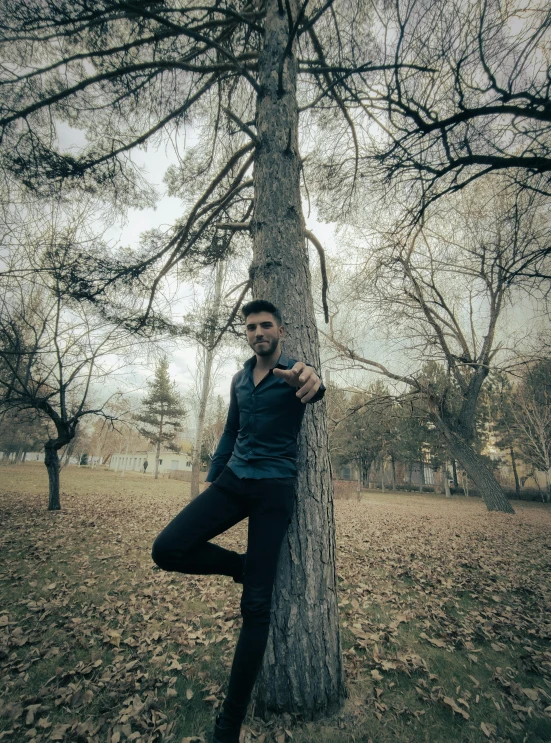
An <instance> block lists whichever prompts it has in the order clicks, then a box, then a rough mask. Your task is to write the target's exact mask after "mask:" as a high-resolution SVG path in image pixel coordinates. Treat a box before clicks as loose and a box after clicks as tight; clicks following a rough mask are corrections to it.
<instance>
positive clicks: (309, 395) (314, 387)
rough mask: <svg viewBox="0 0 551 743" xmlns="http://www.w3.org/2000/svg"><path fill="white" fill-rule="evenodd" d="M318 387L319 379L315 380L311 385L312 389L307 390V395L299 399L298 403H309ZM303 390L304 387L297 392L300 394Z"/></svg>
mask: <svg viewBox="0 0 551 743" xmlns="http://www.w3.org/2000/svg"><path fill="white" fill-rule="evenodd" d="M320 387H321V380H320V379H316V382H315V384H314V385H313V387H312V389H311V390H309V391H308V393H307V394H306V395H304V397H301V398H300V401H301V402H310V400H311V399H312V398H313V397H314V395H315V394H316V392H317V391H318V390H319V388H320ZM303 389H304V387H301V388H300V390H299V391H300V392H302V390H303Z"/></svg>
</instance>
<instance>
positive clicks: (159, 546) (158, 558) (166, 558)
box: [151, 538, 174, 570]
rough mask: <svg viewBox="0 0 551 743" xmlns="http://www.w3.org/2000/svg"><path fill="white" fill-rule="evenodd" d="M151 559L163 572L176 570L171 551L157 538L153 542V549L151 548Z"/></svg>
mask: <svg viewBox="0 0 551 743" xmlns="http://www.w3.org/2000/svg"><path fill="white" fill-rule="evenodd" d="M151 558H152V560H153V562H154V563H155V565H157V566H158V567H160V568H161V570H174V567H173V564H174V563H173V559H171V558H172V555H171V550H169V549H167V548H166V547H165V546H164V545H163V541H162V539H159V538H157V539H156V540H155V541H154V542H153V547H152V548H151Z"/></svg>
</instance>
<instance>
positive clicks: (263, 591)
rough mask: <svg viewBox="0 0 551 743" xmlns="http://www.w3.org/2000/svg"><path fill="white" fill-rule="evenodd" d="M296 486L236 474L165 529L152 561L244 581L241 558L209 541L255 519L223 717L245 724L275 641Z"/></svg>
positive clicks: (214, 486) (223, 476) (292, 481)
mask: <svg viewBox="0 0 551 743" xmlns="http://www.w3.org/2000/svg"><path fill="white" fill-rule="evenodd" d="M295 498H296V493H295V479H294V478H273V479H263V480H252V479H244V480H242V479H240V478H238V477H237V476H236V475H235V474H234V473H233V472H232V470H231V469H230V468H229V467H225V468H224V470H223V471H222V473H221V475H220V476H219V477H218V478H217V479H216V480H215V481H214V482H213V483H212V484H211V485H210V486H209V487H208V488H207V489H206V490H204V491H203V492H202V493H201V494H200V495H199V496H198V497H197V498H195V500H192V501H191V502H190V503H189V504H188V505H187V506H186V507H185V508H184V509H183V510H182V511H180V513H179V514H178V515H177V516H176V517H175V518H174V519H173V520H172V521H171V522H170V523H169V524H168V526H167V527H166V528H165V529H163V531H162V532H161V533H160V534H159V536H158V537H157V539H156V540H155V542H154V544H153V551H152V557H153V560H154V561H155V562H156V563H157V565H158V566H159V567H160V568H162V569H163V570H170V571H177V572H179V573H191V574H199V575H211V574H215V573H217V574H220V575H230V576H233V577H237V576H240V575H241V568H242V563H241V558H240V557H239V555H238V554H237V552H233V551H231V550H227V549H224V548H223V547H220V546H219V545H216V544H211V543H210V542H209V541H208V540H209V539H212V538H213V537H215V536H216V535H218V534H221V533H222V532H224V531H226V530H227V529H229V528H230V527H232V526H234V524H237V523H238V522H239V521H241V520H242V519H244V518H246V517H247V516H248V517H249V529H248V545H247V559H246V568H245V575H244V576H243V593H242V595H241V604H240V606H241V615H242V617H243V624H242V627H241V632H240V634H239V640H238V642H237V647H236V649H235V655H234V659H233V664H232V669H231V674H230V680H229V685H228V694H227V696H226V699H225V701H224V705H223V717H224V719H225V720H227V721H228V722H242V721H243V719H244V717H245V714H246V712H247V706H248V704H249V701H250V698H251V694H252V690H253V687H254V683H255V680H256V677H257V676H258V673H259V671H260V667H261V664H262V657H263V655H264V651H265V649H266V643H267V641H268V630H269V625H270V604H271V599H272V589H273V584H274V580H275V575H276V570H277V563H278V559H279V552H280V548H281V544H282V541H283V537H284V536H285V533H286V531H287V528H288V526H289V524H290V523H291V517H292V515H293V510H294V505H295Z"/></svg>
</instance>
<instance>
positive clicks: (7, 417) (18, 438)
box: [0, 410, 49, 464]
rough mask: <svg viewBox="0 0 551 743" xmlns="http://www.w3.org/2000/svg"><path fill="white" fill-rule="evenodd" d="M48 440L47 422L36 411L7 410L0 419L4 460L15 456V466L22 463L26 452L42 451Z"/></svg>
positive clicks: (0, 446) (0, 439) (0, 438)
mask: <svg viewBox="0 0 551 743" xmlns="http://www.w3.org/2000/svg"><path fill="white" fill-rule="evenodd" d="M47 438H49V434H48V425H47V422H46V421H45V420H43V419H41V418H39V416H38V415H37V414H36V412H34V411H27V412H26V413H23V412H18V411H8V410H6V411H4V414H3V415H2V416H1V418H0V451H1V452H2V453H3V455H4V459H9V458H10V457H11V456H12V455H13V459H12V460H11V461H13V463H14V464H17V463H18V462H21V461H22V460H23V456H24V454H25V453H26V452H31V451H40V450H41V449H42V447H43V446H44V441H45V440H46V439H47Z"/></svg>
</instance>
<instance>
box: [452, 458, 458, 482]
mask: <svg viewBox="0 0 551 743" xmlns="http://www.w3.org/2000/svg"><path fill="white" fill-rule="evenodd" d="M452 473H453V486H454V488H458V487H459V480H458V479H457V462H456V461H455V459H452Z"/></svg>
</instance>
